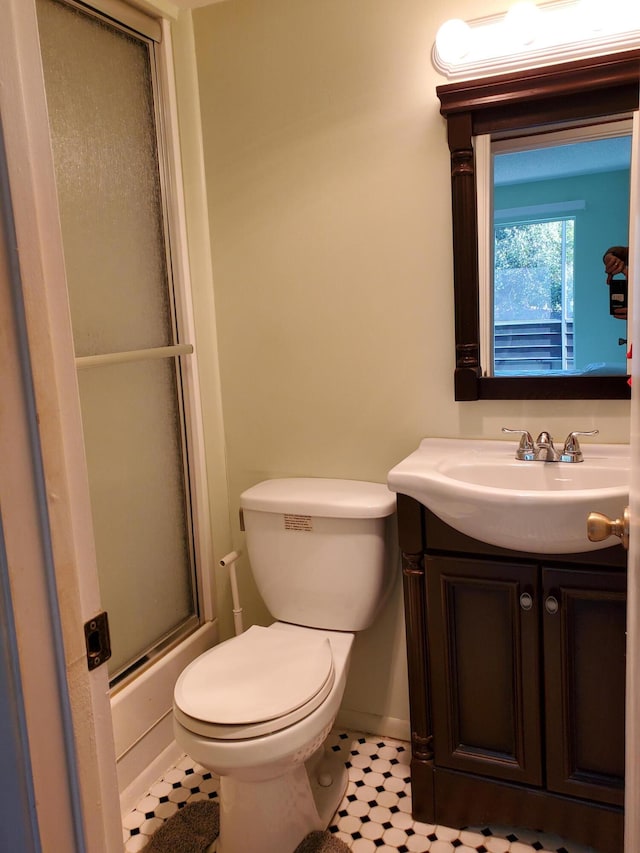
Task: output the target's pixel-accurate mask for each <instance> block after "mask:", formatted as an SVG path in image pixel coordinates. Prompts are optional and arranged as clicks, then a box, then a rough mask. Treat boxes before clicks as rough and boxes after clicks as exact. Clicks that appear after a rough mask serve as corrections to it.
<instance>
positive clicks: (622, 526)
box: [587, 506, 629, 550]
mask: <svg viewBox="0 0 640 853" xmlns="http://www.w3.org/2000/svg"><path fill="white" fill-rule="evenodd" d="M609 536H617V537H618V539H620V541H621V542H622V547H623V548H624V549H625V550H628V548H629V507H628V506H626V507H625V508H624V512H623V514H622V518H616V519H615V520H613V521H612V520H611V519H610V518H609V516H608V515H603V513H601V512H590V513H589V515H588V517H587V538H588V539H589V541H590V542H602V541H603V540H605V539H608V538H609Z"/></svg>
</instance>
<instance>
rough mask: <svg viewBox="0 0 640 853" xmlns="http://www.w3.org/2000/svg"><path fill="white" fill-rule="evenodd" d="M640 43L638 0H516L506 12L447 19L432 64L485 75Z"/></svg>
mask: <svg viewBox="0 0 640 853" xmlns="http://www.w3.org/2000/svg"><path fill="white" fill-rule="evenodd" d="M638 44H640V3H638V2H637V0H608V2H606V3H605V2H603V0H551V2H549V3H539V4H536V3H534V2H533V0H517V2H516V3H514V4H513V5H512V6H511V8H510V9H509V10H508V11H507V12H506V13H503V14H500V15H491V16H487V17H484V18H476V19H474V20H470V21H463V20H461V19H459V18H453V19H451V20H449V21H446V22H445V23H444V24H442V26H441V27H440V29H439V30H438V33H437V35H436V41H435V44H434V46H433V54H432V56H433V64H434V66H435V68H436V69H437V70H438V71H439V72H440V73H441V74H444V75H445V76H446V77H447V78H449V79H463V78H472V77H483V76H486V75H490V74H499V73H501V72H503V71H504V72H506V71H517V70H519V69H521V68H528V67H532V66H541V65H549V64H552V63H557V62H562V61H565V60H570V59H580V58H583V57H589V56H597V55H600V54H610V53H617V52H620V51H624V50H629V49H630V48H636V47H638Z"/></svg>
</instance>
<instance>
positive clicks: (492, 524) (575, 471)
mask: <svg viewBox="0 0 640 853" xmlns="http://www.w3.org/2000/svg"><path fill="white" fill-rule="evenodd" d="M582 449H583V452H584V461H583V462H574V463H567V462H523V461H518V460H516V459H515V450H516V443H515V442H513V441H511V442H508V441H491V440H487V441H485V440H467V439H446V438H426V439H424V440H423V441H422V442H421V443H420V445H419V447H418V449H417V450H416V451H415V452H414V453H412V454H411V455H410V456H408V457H407V458H406V459H404V460H403V461H402V462H400V463H399V464H398V465H396V466H395V468H393V469H392V470H391V471H390V472H389V476H388V485H389V488H390V489H391V490H392V491H394V492H400V493H402V494H405V495H409V496H410V497H412V498H415V499H416V500H418V501H420V503H422V504H424V506H426V507H427V508H428V509H430V510H431V511H432V512H433V513H435V515H437V516H438V517H439V518H441V519H442V521H444V522H445V523H446V524H448V525H449V526H450V527H453V528H455V529H456V530H459V531H460V532H461V533H465V534H466V535H467V536H471V537H473V538H474V539H478V540H480V541H481V542H487V543H489V544H490V545H498V546H499V547H502V548H509V549H511V550H515V551H525V552H532V553H538V554H572V553H580V552H582V551H594V550H597V549H599V548H607V547H610V546H611V545H615V544H616V541H617V540H615V539H612V538H609V539H605V540H603V541H600V542H590V541H589V539H587V516H588V514H589V513H590V512H601V513H603V514H605V515H608V516H609V517H610V518H616V517H619V516H621V515H622V513H623V511H624V507H625V506H626V505H627V504H628V502H629V471H630V455H629V446H628V445H624V444H586V443H583V446H582Z"/></svg>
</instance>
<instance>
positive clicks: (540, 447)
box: [533, 430, 561, 462]
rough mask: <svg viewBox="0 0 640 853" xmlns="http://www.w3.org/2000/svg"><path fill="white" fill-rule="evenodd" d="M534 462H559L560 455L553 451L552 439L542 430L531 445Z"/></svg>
mask: <svg viewBox="0 0 640 853" xmlns="http://www.w3.org/2000/svg"><path fill="white" fill-rule="evenodd" d="M533 461H534V462H560V461H561V454H560V453H559V452H558V451H557V450H556V449H555V447H554V445H553V439H552V438H551V435H550V434H549V433H548V432H545V431H544V430H543V431H542V432H541V433H540V435H539V436H538V437H537V438H536V440H535V441H534V443H533Z"/></svg>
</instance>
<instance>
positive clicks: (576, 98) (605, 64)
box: [437, 50, 640, 400]
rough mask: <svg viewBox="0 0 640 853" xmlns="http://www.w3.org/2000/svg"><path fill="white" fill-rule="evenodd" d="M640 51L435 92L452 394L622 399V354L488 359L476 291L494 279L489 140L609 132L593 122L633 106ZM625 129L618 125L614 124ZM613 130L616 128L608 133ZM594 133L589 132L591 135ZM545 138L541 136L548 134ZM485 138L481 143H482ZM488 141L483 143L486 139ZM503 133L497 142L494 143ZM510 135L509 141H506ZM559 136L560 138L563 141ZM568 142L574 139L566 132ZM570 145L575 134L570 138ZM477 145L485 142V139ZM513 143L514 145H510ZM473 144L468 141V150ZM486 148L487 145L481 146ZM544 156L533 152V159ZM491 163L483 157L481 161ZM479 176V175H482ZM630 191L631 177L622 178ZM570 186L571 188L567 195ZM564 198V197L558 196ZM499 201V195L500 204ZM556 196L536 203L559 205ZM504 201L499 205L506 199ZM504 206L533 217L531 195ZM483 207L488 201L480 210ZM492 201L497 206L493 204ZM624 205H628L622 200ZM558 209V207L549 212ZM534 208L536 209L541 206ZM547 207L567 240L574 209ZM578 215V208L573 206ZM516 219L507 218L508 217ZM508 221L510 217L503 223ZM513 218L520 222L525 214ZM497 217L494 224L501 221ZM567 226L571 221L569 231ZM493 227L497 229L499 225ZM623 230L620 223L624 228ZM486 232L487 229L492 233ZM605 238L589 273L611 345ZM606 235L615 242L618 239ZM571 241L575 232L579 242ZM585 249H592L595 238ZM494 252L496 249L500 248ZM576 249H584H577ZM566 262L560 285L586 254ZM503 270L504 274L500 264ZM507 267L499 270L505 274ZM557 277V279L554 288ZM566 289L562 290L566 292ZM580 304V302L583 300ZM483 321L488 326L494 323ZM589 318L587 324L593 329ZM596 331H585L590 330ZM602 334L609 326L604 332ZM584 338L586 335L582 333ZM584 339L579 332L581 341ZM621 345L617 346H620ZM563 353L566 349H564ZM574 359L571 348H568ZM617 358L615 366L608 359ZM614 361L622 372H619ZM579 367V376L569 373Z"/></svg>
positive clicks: (567, 242)
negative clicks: (539, 361) (448, 268)
mask: <svg viewBox="0 0 640 853" xmlns="http://www.w3.org/2000/svg"><path fill="white" fill-rule="evenodd" d="M639 60H640V51H636V50H634V51H627V52H625V53H620V54H612V55H609V56H603V57H595V58H591V59H583V60H579V61H577V62H567V63H562V64H559V65H555V66H547V67H543V68H538V69H532V70H529V71H523V72H518V73H517V74H515V73H514V74H503V75H499V76H496V77H487V78H482V79H478V80H471V81H464V82H459V83H451V84H446V85H443V86H439V87H438V89H437V94H438V97H439V99H440V103H441V113H442V114H443V115H444V116H445V118H446V119H447V130H448V141H449V148H450V151H451V182H452V211H453V253H454V291H455V322H456V370H455V399H456V400H477V399H616V398H628V397H629V394H630V389H629V386H628V383H627V376H626V372H625V368H624V358H622V357H618V358H612V353H611V351H609V352H608V353H605V357H603V358H599V357H598V353H595V352H594V353H592V355H593V356H594V357H593V358H591V357H590V356H589V361H585V360H584V359H585V358H587V355H586V353H585V351H583V352H582V355H580V356H579V358H580V364H603V365H604V367H603V370H602V371H587V372H584V371H582V370H573V369H569V368H568V367H567V365H568V363H569V361H570V359H567V358H566V357H565V361H564V368H565V369H563V368H562V365H561V369H560V370H557V369H549V370H544V369H540V370H534V371H531V370H529V371H523V375H517V374H516V373H509V372H505V371H503V370H501V369H497V370H496V368H495V365H494V364H493V362H494V361H495V359H494V358H493V351H494V347H495V342H494V341H493V340H492V336H490V335H487V334H485V335H484V337H483V335H482V326H481V311H482V313H483V315H486V313H487V312H488V311H490V312H491V313H492V314H493V311H494V308H495V305H494V300H493V299H489V300H487V299H481V287H480V285H481V281H482V280H483V276H484V277H485V278H487V276H489V277H490V278H491V280H493V271H494V267H493V261H494V258H493V255H494V252H493V234H494V222H493V205H492V204H491V205H486V204H485V205H484V207H483V204H482V199H483V197H484V196H487V197H491V198H493V192H489V191H488V190H487V184H486V180H488V178H487V176H488V175H490V174H491V171H492V170H491V162H492V160H491V158H492V152H491V145H492V144H493V145H494V146H497V149H499V148H500V147H501V146H502V147H503V149H504V150H503V151H502V152H500V151H499V150H496V151H494V152H493V153H494V154H502V153H509V154H513V153H515V152H514V151H513V150H511V149H510V148H509V146H510V145H513V140H514V139H524V138H526V137H528V136H530V135H535V136H536V137H537V138H538V140H540V139H541V138H542V134H541V131H542V130H544V131H545V132H551V131H553V132H556V131H557V130H558V129H560V128H564V127H566V126H567V125H570V126H571V127H572V128H573V129H574V130H575V129H577V128H580V132H581V133H584V132H585V131H584V128H590V130H589V131H588V134H593V132H594V129H595V132H596V136H597V135H598V133H600V134H601V135H603V136H607V134H608V131H607V130H602V131H600V130H598V128H600V127H601V126H604V125H605V124H607V123H609V124H611V121H612V119H619V118H620V117H621V116H622V117H629V116H630V115H631V114H632V112H633V111H634V110H637V108H638V91H639V80H640V61H639ZM619 127H620V128H623V125H621V124H620V125H619ZM614 135H615V134H614ZM618 135H619V136H620V137H625V136H627V135H628V126H626V125H625V126H624V128H623V130H622V133H620V134H618ZM591 138H593V136H592V137H591ZM549 139H550V137H549V138H548V139H547V140H546V141H545V144H546V143H548V141H549ZM482 140H484V141H485V142H484V143H483V142H482ZM487 140H488V142H487ZM496 140H500V142H496ZM509 140H510V141H509ZM563 141H566V140H563ZM571 141H572V142H573V139H572V140H571ZM576 144H577V143H576ZM483 145H484V147H483ZM515 147H516V148H517V145H516V146H515ZM474 149H475V150H474ZM483 152H484V153H483ZM535 159H537V160H538V161H539V162H540V161H541V160H542V157H541V156H540V152H538V153H537V155H536V158H535ZM487 164H489V165H487ZM483 180H484V181H485V183H483ZM627 192H628V186H627ZM574 195H575V194H574ZM582 195H583V193H580V194H579V195H576V196H575V198H572V199H569V201H571V202H574V203H578V204H579V203H580V202H584V201H585V199H584V198H581V197H580V196H582ZM477 199H479V200H480V205H479V207H480V227H481V231H482V234H481V235H480V236H481V237H482V239H479V230H478V228H479V217H478V209H477V207H476V200H477ZM565 200H566V199H565ZM503 202H504V203H503ZM556 203H557V202H553V201H551V202H544V201H542V202H540V205H544V204H547V205H549V204H556ZM505 204H508V205H509V206H507V207H505V206H504V205H505ZM500 205H502V210H503V211H504V210H506V211H507V212H508V214H509V215H508V216H507V219H509V216H510V215H511V213H513V211H514V210H516V212H517V214H518V215H517V216H516V219H518V218H519V216H520V214H521V211H519V210H518V209H519V208H522V207H528V208H534V211H533V213H534V216H533V217H531V218H533V219H536V215H535V214H536V210H535V208H536V204H533V203H532V204H528V205H527V204H516V203H515V202H514V201H513V198H512V199H511V201H510V202H506V201H504V200H503V201H501V202H500ZM483 209H488V210H490V212H488V213H487V214H486V215H484V216H483ZM496 209H497V208H496ZM627 212H628V204H627ZM556 213H561V214H562V215H557V216H556V215H555V214H556ZM537 214H541V208H540V206H539V207H538V210H537ZM546 214H550V211H549V208H548V207H547V211H546V213H545V215H544V216H543V215H539V216H538V217H537V218H538V220H540V219H543V220H545V221H550V220H551V219H553V220H554V221H556V222H557V223H560V224H558V225H556V226H554V227H555V228H563V227H564V228H565V234H564V237H561V238H558V239H562V240H563V241H564V242H563V245H564V247H565V248H567V246H571V244H572V242H573V236H572V235H571V233H570V229H571V227H572V226H571V225H570V224H565V225H563V224H562V223H568V220H570V219H571V217H572V216H573V213H571V211H567V210H564V211H561V210H560V209H559V208H556V209H555V213H554V216H551V215H548V216H547V215H546ZM576 216H577V211H576ZM511 218H512V219H513V217H511ZM509 224H513V222H511V223H509ZM517 224H520V225H522V224H523V223H522V222H519V223H517ZM499 225H500V223H497V225H496V227H497V228H499ZM566 229H568V230H566ZM496 233H497V232H496ZM625 233H626V232H625ZM489 234H491V235H492V236H491V238H489ZM606 240H607V237H606V236H604V234H603V239H602V241H600V240H599V241H598V246H597V249H598V253H597V258H598V262H597V264H596V268H595V269H592V270H590V271H589V273H588V275H589V276H591V277H592V278H594V279H595V280H596V281H597V286H599V287H600V288H601V290H602V293H603V298H604V300H605V304H606V308H605V309H604V312H603V313H604V317H603V322H604V323H605V324H609V327H610V328H611V327H612V324H613V328H616V327H615V324H619V327H620V334H619V335H618V334H617V332H616V333H614V334H615V340H614V345H615V347H616V348H617V346H618V343H617V342H618V338H620V339H622V340H623V341H624V340H625V339H626V328H625V327H626V324H625V323H624V322H623V321H620V320H617V319H613V318H611V317H610V316H608V294H607V288H606V275H605V271H604V266H603V263H602V255H603V253H604V251H605V249H606V248H607V247H608V245H609V244H608V243H607V244H606V245H604V243H606ZM613 242H616V241H615V240H614V241H613ZM577 243H578V240H577V238H576V245H577ZM591 251H592V252H594V255H593V256H594V257H596V255H595V249H594V247H593V246H592V247H591ZM498 254H499V252H498ZM581 257H582V256H581ZM578 260H579V259H578V257H577V256H576V258H575V265H574V266H573V265H572V267H571V269H569V268H568V267H567V269H565V270H564V272H563V275H564V283H563V285H562V286H563V287H565V286H567V277H568V276H569V274H571V275H573V273H574V272H575V277H576V278H577V276H578V275H579V274H582V275H584V273H583V272H582V270H583V269H584V265H583V261H582V260H580V263H578ZM500 275H502V274H501V273H500ZM508 276H509V273H508V272H507V273H506V274H505V281H503V282H502V283H503V284H505V282H506V283H508V281H507V280H508ZM558 286H559V285H558V284H557V282H556V284H555V285H554V288H555V290H554V292H555V293H556V295H557V289H558ZM573 287H574V288H575V290H574V295H573V307H574V308H575V311H576V314H577V312H578V295H577V294H578V292H579V290H578V289H579V283H577V282H576V281H575V280H574V282H573ZM565 297H567V293H565ZM570 307H571V304H570V300H567V298H565V302H564V304H561V300H560V301H558V300H557V299H556V313H557V312H558V311H561V310H562V311H564V310H565V309H568V308H570ZM580 310H581V312H582V313H584V306H583V307H582V308H581V309H580ZM568 313H571V311H569V312H568ZM483 319H484V320H486V322H485V327H486V328H487V329H488V328H489V327H490V326H493V323H490V322H489V320H487V319H486V316H483ZM595 328H596V327H595V326H594V327H593V329H595ZM600 334H601V333H600V332H596V331H593V330H592V331H591V333H590V337H591V338H592V339H593V338H594V336H595V337H599V336H600ZM607 335H609V332H607ZM587 337H588V336H587ZM585 340H587V338H583V343H584V341H585ZM620 349H624V347H623V346H622V347H620ZM568 355H570V353H569V351H568V350H566V351H565V356H568ZM573 358H574V359H575V353H574V354H573ZM613 363H615V364H618V365H619V367H618V368H614V367H613V366H611V365H612V364H613ZM616 369H617V370H618V371H619V373H618V375H616ZM576 374H577V375H576Z"/></svg>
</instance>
